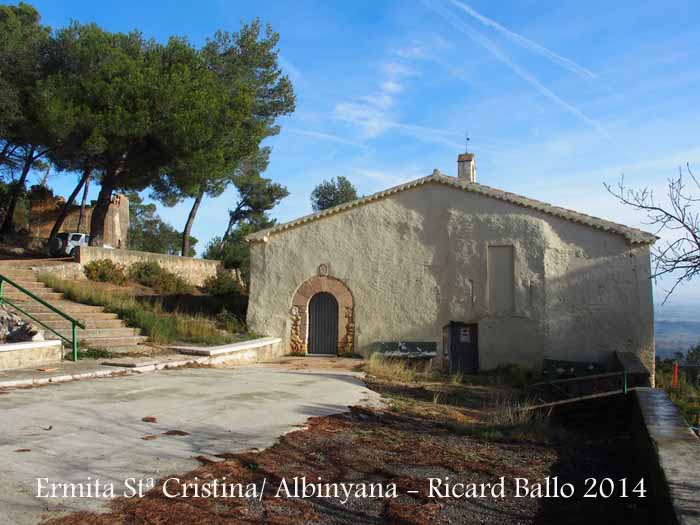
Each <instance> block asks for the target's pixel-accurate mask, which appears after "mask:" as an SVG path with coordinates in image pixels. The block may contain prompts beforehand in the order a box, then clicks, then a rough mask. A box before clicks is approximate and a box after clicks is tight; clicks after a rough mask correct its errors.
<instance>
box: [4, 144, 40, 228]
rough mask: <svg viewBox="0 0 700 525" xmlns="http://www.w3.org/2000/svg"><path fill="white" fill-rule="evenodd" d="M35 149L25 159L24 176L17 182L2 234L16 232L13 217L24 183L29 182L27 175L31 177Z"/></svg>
mask: <svg viewBox="0 0 700 525" xmlns="http://www.w3.org/2000/svg"><path fill="white" fill-rule="evenodd" d="M34 151H35V148H31V149H30V150H29V153H28V155H27V156H26V157H25V159H24V166H22V174H21V175H20V177H19V180H18V181H17V185H16V186H15V188H14V190H13V192H12V196H11V197H10V205H9V206H8V207H7V214H6V215H5V220H4V221H3V223H2V228H0V232H2V233H13V232H14V229H15V228H14V221H13V216H14V214H15V208H17V202H18V201H19V198H20V195H22V190H24V183H25V182H26V180H27V175H29V170H30V169H31V168H32V164H33V163H34V161H35V160H36V159H35V158H34Z"/></svg>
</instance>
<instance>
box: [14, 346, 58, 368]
mask: <svg viewBox="0 0 700 525" xmlns="http://www.w3.org/2000/svg"><path fill="white" fill-rule="evenodd" d="M62 356H63V347H62V344H61V341H59V340H51V341H28V342H26V343H7V344H2V345H0V370H13V369H15V368H28V367H33V366H36V365H43V364H50V363H58V362H60V361H61V359H62Z"/></svg>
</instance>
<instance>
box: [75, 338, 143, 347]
mask: <svg viewBox="0 0 700 525" xmlns="http://www.w3.org/2000/svg"><path fill="white" fill-rule="evenodd" d="M147 339H148V337H146V336H143V335H132V336H130V337H91V338H87V339H80V338H78V340H79V341H80V344H81V345H82V346H87V347H90V348H105V349H107V350H111V349H112V348H118V347H122V346H136V345H139V344H141V343H143V342H145V341H146V340H147Z"/></svg>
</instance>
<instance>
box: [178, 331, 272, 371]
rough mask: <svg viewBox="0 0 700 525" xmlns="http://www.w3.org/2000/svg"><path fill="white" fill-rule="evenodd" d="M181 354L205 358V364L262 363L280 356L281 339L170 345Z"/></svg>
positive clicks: (268, 338)
mask: <svg viewBox="0 0 700 525" xmlns="http://www.w3.org/2000/svg"><path fill="white" fill-rule="evenodd" d="M170 349H171V350H176V351H178V352H180V353H181V354H188V355H196V356H202V357H204V358H207V360H206V363H207V364H212V365H215V364H227V365H249V364H254V363H263V362H265V361H270V360H272V359H275V358H278V357H281V356H282V355H283V354H284V349H283V347H282V339H280V338H278V337H262V338H260V339H253V340H251V341H243V342H240V343H232V344H228V345H221V346H209V347H199V346H171V347H170Z"/></svg>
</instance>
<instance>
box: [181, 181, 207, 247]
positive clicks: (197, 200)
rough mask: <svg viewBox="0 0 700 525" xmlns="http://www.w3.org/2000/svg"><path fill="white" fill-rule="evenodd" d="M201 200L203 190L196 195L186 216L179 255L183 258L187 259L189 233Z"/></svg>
mask: <svg viewBox="0 0 700 525" xmlns="http://www.w3.org/2000/svg"><path fill="white" fill-rule="evenodd" d="M202 198H204V190H200V192H199V193H198V194H197V197H196V198H195V199H194V204H192V209H191V210H190V214H189V215H188V216H187V222H186V223H185V229H184V230H183V232H182V251H181V252H180V255H182V256H183V257H188V256H189V253H190V232H191V231H192V224H194V218H195V217H196V216H197V210H199V205H200V204H201V203H202Z"/></svg>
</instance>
